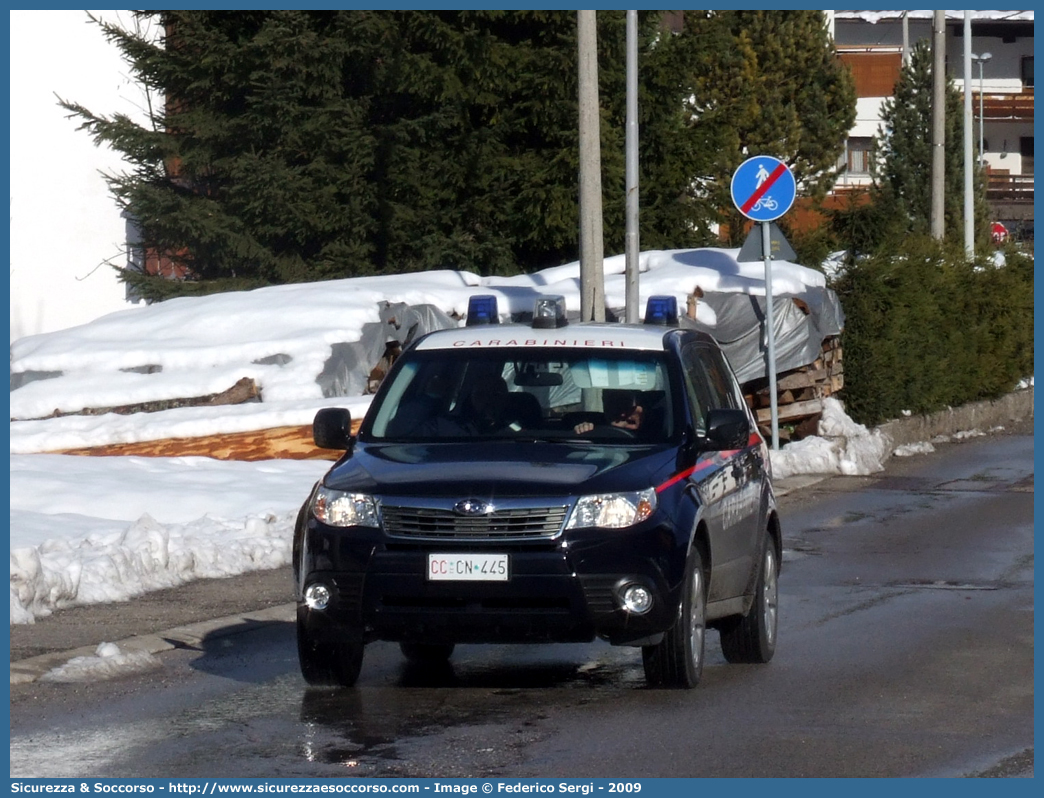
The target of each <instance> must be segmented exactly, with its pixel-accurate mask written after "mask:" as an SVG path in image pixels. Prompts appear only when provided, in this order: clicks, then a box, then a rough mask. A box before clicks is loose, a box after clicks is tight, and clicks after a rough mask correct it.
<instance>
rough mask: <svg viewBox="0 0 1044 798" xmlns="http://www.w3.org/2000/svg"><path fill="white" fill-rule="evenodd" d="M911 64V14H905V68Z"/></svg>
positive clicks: (907, 12) (905, 12)
mask: <svg viewBox="0 0 1044 798" xmlns="http://www.w3.org/2000/svg"><path fill="white" fill-rule="evenodd" d="M909 63H910V12H909V11H904V12H903V66H904V67H905V66H906V65H907V64H909Z"/></svg>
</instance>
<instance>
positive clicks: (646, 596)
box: [623, 585, 653, 615]
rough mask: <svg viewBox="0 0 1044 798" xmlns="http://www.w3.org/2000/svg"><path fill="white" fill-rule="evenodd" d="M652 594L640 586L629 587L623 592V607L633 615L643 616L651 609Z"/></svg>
mask: <svg viewBox="0 0 1044 798" xmlns="http://www.w3.org/2000/svg"><path fill="white" fill-rule="evenodd" d="M652 605H653V597H652V593H650V592H649V591H648V590H646V589H645V588H644V587H642V586H641V585H629V586H628V587H626V588H624V591H623V606H624V609H625V610H627V611H628V612H633V613H634V614H635V615H644V614H645V613H647V612H648V611H649V610H651V609H652Z"/></svg>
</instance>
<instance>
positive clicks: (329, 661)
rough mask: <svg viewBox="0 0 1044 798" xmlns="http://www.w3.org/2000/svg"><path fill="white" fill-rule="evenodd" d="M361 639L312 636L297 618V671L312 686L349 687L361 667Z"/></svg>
mask: <svg viewBox="0 0 1044 798" xmlns="http://www.w3.org/2000/svg"><path fill="white" fill-rule="evenodd" d="M364 648H365V644H364V643H354V642H343V641H342V642H339V643H325V642H320V641H318V640H316V639H315V638H314V636H313V635H312V634H311V632H309V631H308V626H307V624H306V623H305V622H304V621H302V620H301V618H300V617H298V619H297V658H298V660H299V662H300V664H301V675H302V676H304V680H305V681H306V682H308V684H310V685H313V686H316V687H351V686H352V685H354V684H355V682H356V680H357V679H358V678H359V671H361V670H362V661H363V649H364Z"/></svg>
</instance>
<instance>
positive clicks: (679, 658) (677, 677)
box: [642, 549, 707, 689]
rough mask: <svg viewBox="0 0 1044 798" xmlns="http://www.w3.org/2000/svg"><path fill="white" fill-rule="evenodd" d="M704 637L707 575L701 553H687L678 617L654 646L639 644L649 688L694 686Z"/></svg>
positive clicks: (704, 640)
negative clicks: (687, 558)
mask: <svg viewBox="0 0 1044 798" xmlns="http://www.w3.org/2000/svg"><path fill="white" fill-rule="evenodd" d="M706 637H707V576H706V574H705V573H704V571H703V560H702V558H701V557H700V553H699V552H698V551H697V550H696V549H693V550H692V552H691V553H690V555H689V564H688V569H687V571H686V575H685V584H684V585H683V587H682V600H681V606H680V608H679V612H678V619H677V620H676V621H675V622H674V624H673V625H672V626H671V628H670V629H668V630H667V632H666V633H665V634H664V637H663V641H662V642H660V643H659V644H658V645H655V646H643V647H642V665H643V666H644V667H645V680H646V682H648V684H649V686H650V687H673V688H684V689H688V688H691V687H695V686H696V685H697V684H698V683H699V681H700V677H701V676H702V675H703V660H704V649H705V646H706Z"/></svg>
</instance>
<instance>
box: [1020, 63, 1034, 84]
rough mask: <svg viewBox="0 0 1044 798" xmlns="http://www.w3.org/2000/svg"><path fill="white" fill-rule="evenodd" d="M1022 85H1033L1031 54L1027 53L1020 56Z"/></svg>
mask: <svg viewBox="0 0 1044 798" xmlns="http://www.w3.org/2000/svg"><path fill="white" fill-rule="evenodd" d="M1022 85H1023V86H1026V87H1027V88H1032V87H1033V56H1032V55H1027V56H1023V58H1022Z"/></svg>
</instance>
